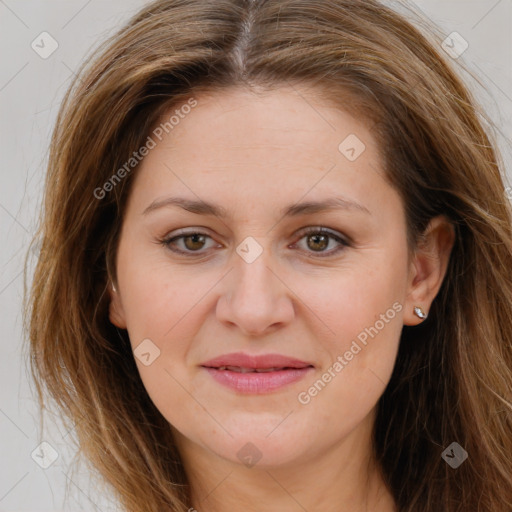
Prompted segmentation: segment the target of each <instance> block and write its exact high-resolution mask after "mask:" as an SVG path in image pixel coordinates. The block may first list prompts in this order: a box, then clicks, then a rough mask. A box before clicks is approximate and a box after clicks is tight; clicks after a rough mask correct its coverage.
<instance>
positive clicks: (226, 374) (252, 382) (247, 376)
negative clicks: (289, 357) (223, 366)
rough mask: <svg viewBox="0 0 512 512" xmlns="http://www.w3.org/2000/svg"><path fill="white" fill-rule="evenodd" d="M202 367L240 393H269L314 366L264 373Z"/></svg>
mask: <svg viewBox="0 0 512 512" xmlns="http://www.w3.org/2000/svg"><path fill="white" fill-rule="evenodd" d="M203 368H204V369H205V370H206V371H207V372H208V373H209V374H210V375H211V376H212V377H213V378H214V379H215V380H216V381H217V382H219V383H220V384H223V385H224V386H226V387H228V388H231V389H234V390H235V391H240V392H241V393H253V394H258V393H269V392H271V391H275V390H276V389H280V388H282V387H284V386H286V385H287V384H291V383H292V382H297V381H298V380H300V379H302V378H304V377H305V376H306V375H307V374H308V373H309V372H310V371H311V370H313V369H314V368H313V367H311V366H308V367H307V368H293V369H290V370H276V371H275V372H265V373H257V372H250V373H239V372H233V371H230V370H218V369H217V368H208V367H205V366H203Z"/></svg>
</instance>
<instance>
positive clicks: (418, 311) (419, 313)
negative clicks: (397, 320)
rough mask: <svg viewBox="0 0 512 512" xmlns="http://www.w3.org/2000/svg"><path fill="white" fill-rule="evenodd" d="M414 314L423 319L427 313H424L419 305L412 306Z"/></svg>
mask: <svg viewBox="0 0 512 512" xmlns="http://www.w3.org/2000/svg"><path fill="white" fill-rule="evenodd" d="M414 314H415V315H416V316H417V317H419V318H421V319H422V320H425V318H427V316H428V315H427V313H425V311H423V309H422V308H420V306H414Z"/></svg>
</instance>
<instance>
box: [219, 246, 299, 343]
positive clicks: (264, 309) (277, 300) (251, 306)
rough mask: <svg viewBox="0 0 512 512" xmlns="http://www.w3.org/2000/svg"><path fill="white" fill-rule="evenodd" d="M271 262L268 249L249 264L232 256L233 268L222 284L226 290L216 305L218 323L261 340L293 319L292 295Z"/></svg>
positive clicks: (276, 267) (282, 277) (275, 266)
mask: <svg viewBox="0 0 512 512" xmlns="http://www.w3.org/2000/svg"><path fill="white" fill-rule="evenodd" d="M271 259H272V256H271V255H270V254H269V249H267V248H266V249H264V250H263V252H262V253H261V254H260V255H259V256H258V257H257V258H256V259H255V260H254V261H252V262H251V263H248V262H247V261H245V260H244V259H243V258H242V257H239V256H238V254H236V255H235V256H234V266H235V268H234V269H233V270H232V271H231V272H229V274H228V276H226V279H225V280H223V281H224V286H225V288H224V290H223V293H222V294H221V296H220V297H219V300H218V302H217V308H216V315H217V319H218V320H219V321H221V322H223V323H225V324H229V325H230V326H233V325H236V326H237V327H238V328H239V329H240V331H241V332H243V333H244V334H246V335H248V336H260V335H263V334H266V333H268V332H271V331H273V330H275V329H277V328H280V327H281V328H282V327H283V326H284V325H286V324H288V323H289V322H290V321H291V320H292V319H293V317H294V314H295V309H294V304H293V292H292V291H291V290H290V289H289V288H288V287H287V285H286V279H284V277H285V276H284V275H279V268H278V266H277V265H275V264H272V261H271Z"/></svg>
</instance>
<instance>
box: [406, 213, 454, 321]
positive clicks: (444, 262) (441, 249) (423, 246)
mask: <svg viewBox="0 0 512 512" xmlns="http://www.w3.org/2000/svg"><path fill="white" fill-rule="evenodd" d="M454 243H455V230H454V227H453V224H452V223H451V222H450V221H449V219H448V218H447V217H446V216H444V215H439V216H438V217H435V218H433V219H432V220H431V221H430V223H429V225H428V226H427V228H426V229H425V232H424V233H423V235H422V237H421V240H420V242H419V243H418V246H417V248H416V250H415V252H414V256H413V258H412V261H411V266H410V272H409V281H408V293H407V299H406V301H405V313H404V316H403V321H404V325H417V324H419V323H421V322H422V321H423V320H422V319H421V318H418V317H417V316H416V315H415V314H414V307H415V306H420V307H421V308H422V309H423V311H425V313H428V311H429V310H430V306H431V304H432V301H433V300H434V299H435V297H436V295H437V294H438V292H439V290H440V288H441V284H442V283H443V279H444V277H445V274H446V269H447V268H448V262H449V260H450V254H451V251H452V248H453V244H454Z"/></svg>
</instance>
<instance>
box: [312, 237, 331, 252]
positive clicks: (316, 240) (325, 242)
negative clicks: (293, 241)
mask: <svg viewBox="0 0 512 512" xmlns="http://www.w3.org/2000/svg"><path fill="white" fill-rule="evenodd" d="M327 238H328V237H327V236H326V235H311V237H310V240H311V239H312V240H314V242H313V243H318V240H319V239H322V240H323V243H322V242H320V245H321V247H320V249H325V248H326V247H327V245H328V240H327ZM311 248H312V249H313V247H311Z"/></svg>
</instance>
